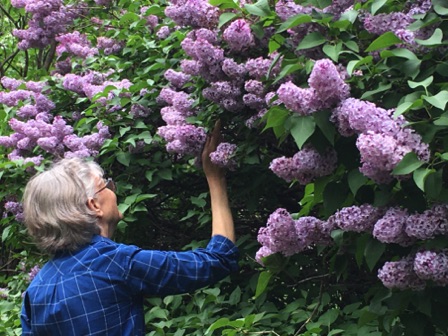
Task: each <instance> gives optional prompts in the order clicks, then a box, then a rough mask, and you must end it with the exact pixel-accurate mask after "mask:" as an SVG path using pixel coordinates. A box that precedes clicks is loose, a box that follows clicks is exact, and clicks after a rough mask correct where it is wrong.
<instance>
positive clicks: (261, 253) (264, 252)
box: [255, 246, 274, 266]
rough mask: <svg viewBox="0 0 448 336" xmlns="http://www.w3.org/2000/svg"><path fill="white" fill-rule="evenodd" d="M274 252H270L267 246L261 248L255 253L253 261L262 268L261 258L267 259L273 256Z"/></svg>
mask: <svg viewBox="0 0 448 336" xmlns="http://www.w3.org/2000/svg"><path fill="white" fill-rule="evenodd" d="M273 253H274V252H272V251H271V250H270V249H269V247H267V246H262V247H261V248H260V249H259V250H258V251H257V253H256V254H255V260H256V261H257V262H258V263H259V264H260V265H262V266H264V264H263V261H262V258H265V257H268V256H270V255H271V254H273Z"/></svg>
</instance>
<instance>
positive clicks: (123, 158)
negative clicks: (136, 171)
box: [117, 152, 131, 167]
mask: <svg viewBox="0 0 448 336" xmlns="http://www.w3.org/2000/svg"><path fill="white" fill-rule="evenodd" d="M117 161H118V162H120V163H121V164H122V165H123V166H126V167H129V163H130V162H131V153H129V152H118V153H117Z"/></svg>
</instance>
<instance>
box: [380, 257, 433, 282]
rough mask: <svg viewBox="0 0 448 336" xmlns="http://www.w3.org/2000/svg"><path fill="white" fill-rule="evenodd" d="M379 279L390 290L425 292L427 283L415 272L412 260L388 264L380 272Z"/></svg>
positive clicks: (407, 259)
mask: <svg viewBox="0 0 448 336" xmlns="http://www.w3.org/2000/svg"><path fill="white" fill-rule="evenodd" d="M378 278H379V279H380V280H381V282H382V283H383V285H384V286H385V287H387V288H390V289H399V290H405V289H412V290H423V289H424V288H425V282H424V281H423V280H422V279H420V278H419V277H418V276H417V274H416V273H415V272H414V261H413V259H412V258H404V259H402V260H400V261H389V262H386V263H385V264H384V265H383V267H382V268H380V269H379V270H378Z"/></svg>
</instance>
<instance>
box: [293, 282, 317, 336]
mask: <svg viewBox="0 0 448 336" xmlns="http://www.w3.org/2000/svg"><path fill="white" fill-rule="evenodd" d="M323 288H324V282H323V281H321V282H320V290H319V302H318V303H317V305H316V307H315V308H314V310H313V312H312V313H311V315H310V317H308V318H307V320H306V321H305V322H304V323H303V324H302V325H301V326H300V328H299V330H297V332H296V333H295V334H294V336H299V335H300V333H301V332H302V330H303V329H304V328H305V326H306V325H307V324H308V323H309V322H310V321H311V320H312V319H313V317H314V315H316V313H317V311H318V310H319V307H320V304H321V301H322V295H323Z"/></svg>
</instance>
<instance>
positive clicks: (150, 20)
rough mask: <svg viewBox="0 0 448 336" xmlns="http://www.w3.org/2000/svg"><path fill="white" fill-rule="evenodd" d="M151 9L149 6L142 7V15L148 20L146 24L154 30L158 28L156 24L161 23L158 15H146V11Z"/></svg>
mask: <svg viewBox="0 0 448 336" xmlns="http://www.w3.org/2000/svg"><path fill="white" fill-rule="evenodd" d="M148 9H149V6H143V7H141V8H140V15H142V17H144V18H145V20H146V25H147V26H148V27H149V28H150V29H152V30H154V29H155V28H156V26H157V25H158V24H159V18H158V17H157V15H153V14H150V15H148V16H146V11H147V10H148Z"/></svg>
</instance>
